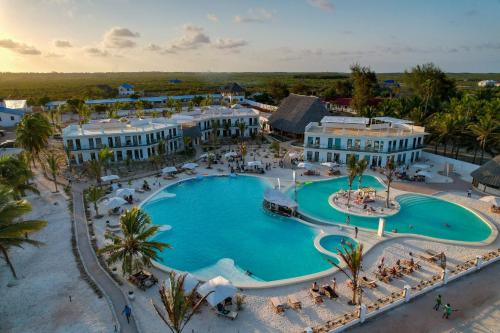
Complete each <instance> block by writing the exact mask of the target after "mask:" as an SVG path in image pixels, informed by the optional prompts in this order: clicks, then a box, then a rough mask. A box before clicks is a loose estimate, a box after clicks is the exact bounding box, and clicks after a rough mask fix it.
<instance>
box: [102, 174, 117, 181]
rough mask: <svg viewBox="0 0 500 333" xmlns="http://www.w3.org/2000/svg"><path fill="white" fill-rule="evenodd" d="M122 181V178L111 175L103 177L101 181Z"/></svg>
mask: <svg viewBox="0 0 500 333" xmlns="http://www.w3.org/2000/svg"><path fill="white" fill-rule="evenodd" d="M118 179H120V177H118V176H117V175H109V176H102V177H101V180H102V181H103V182H107V181H110V180H118Z"/></svg>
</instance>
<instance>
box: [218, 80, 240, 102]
mask: <svg viewBox="0 0 500 333" xmlns="http://www.w3.org/2000/svg"><path fill="white" fill-rule="evenodd" d="M221 94H222V97H223V98H224V99H225V100H226V101H227V102H229V103H231V104H233V103H241V102H243V101H244V100H245V89H244V88H243V87H242V86H240V85H239V84H238V83H236V82H231V83H229V84H226V85H225V86H224V87H223V88H222V91H221Z"/></svg>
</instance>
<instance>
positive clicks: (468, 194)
mask: <svg viewBox="0 0 500 333" xmlns="http://www.w3.org/2000/svg"><path fill="white" fill-rule="evenodd" d="M471 197H472V190H471V189H468V190H467V198H471Z"/></svg>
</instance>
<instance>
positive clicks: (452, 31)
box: [0, 0, 500, 72]
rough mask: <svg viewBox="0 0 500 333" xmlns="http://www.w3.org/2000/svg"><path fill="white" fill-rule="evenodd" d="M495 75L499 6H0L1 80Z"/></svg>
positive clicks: (12, 2)
mask: <svg viewBox="0 0 500 333" xmlns="http://www.w3.org/2000/svg"><path fill="white" fill-rule="evenodd" d="M426 62H434V63H435V64H436V65H438V66H439V67H441V68H442V69H443V70H445V71H448V72H500V0H246V1H243V0H141V1H139V0H0V72H7V71H9V72H51V71H57V72H125V71H194V72H206V71H212V72H260V71H266V72H273V71H276V72H277V71H293V72H308V71H311V72H312V71H314V72H347V71H349V66H350V65H351V64H353V63H360V64H362V65H366V66H370V67H371V68H372V69H374V70H375V71H377V72H401V71H404V70H405V69H409V68H410V67H412V66H414V65H416V64H421V63H426Z"/></svg>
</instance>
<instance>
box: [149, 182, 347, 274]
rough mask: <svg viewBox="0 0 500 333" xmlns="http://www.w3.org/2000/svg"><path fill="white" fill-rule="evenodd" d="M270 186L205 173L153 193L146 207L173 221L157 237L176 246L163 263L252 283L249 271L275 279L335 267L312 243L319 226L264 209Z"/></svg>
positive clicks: (159, 219) (162, 220)
mask: <svg viewBox="0 0 500 333" xmlns="http://www.w3.org/2000/svg"><path fill="white" fill-rule="evenodd" d="M270 186H271V185H270V184H269V183H268V182H267V181H265V180H263V179H261V178H258V177H251V176H237V177H216V176H214V177H202V178H201V179H192V180H186V181H182V182H179V183H177V184H174V185H172V186H169V187H167V188H165V189H163V190H162V191H160V192H158V193H157V194H155V195H154V196H152V197H151V198H149V199H148V200H147V201H145V202H144V203H143V205H142V208H143V209H144V210H145V211H146V212H147V213H148V214H149V215H150V216H151V218H152V220H153V223H155V224H160V225H170V226H172V229H171V230H168V231H165V232H161V233H159V234H158V235H157V236H155V238H156V239H157V240H161V241H164V242H167V243H169V244H171V245H172V249H167V250H164V251H163V252H162V253H161V254H160V257H161V264H163V265H165V266H167V267H170V268H174V269H177V270H181V271H188V272H191V273H194V274H195V275H197V276H198V277H200V278H211V277H213V276H214V275H219V274H220V275H223V276H225V277H226V278H228V279H230V280H231V281H233V283H234V282H238V281H240V282H241V281H244V282H248V281H249V279H250V278H249V277H248V275H247V274H245V272H247V271H248V272H251V277H252V278H251V279H250V280H253V281H255V280H260V281H275V280H282V279H288V278H295V277H301V276H304V275H308V274H313V273H318V272H322V271H325V270H327V269H331V268H332V265H331V264H329V263H328V262H327V260H326V258H327V257H326V256H325V255H324V254H322V253H320V252H319V251H318V250H317V249H316V248H315V247H314V238H315V237H316V236H317V235H318V233H319V230H318V229H316V228H313V227H310V226H307V225H305V224H303V223H300V222H298V221H297V220H294V219H290V218H285V217H280V216H276V215H272V214H270V213H268V212H266V211H265V210H264V209H263V208H262V199H263V194H264V191H265V189H266V188H268V187H270ZM172 194H174V195H175V196H174V195H172ZM229 259H231V260H233V261H234V266H233V265H232V262H231V260H229ZM333 260H335V261H338V259H337V258H333Z"/></svg>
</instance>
